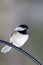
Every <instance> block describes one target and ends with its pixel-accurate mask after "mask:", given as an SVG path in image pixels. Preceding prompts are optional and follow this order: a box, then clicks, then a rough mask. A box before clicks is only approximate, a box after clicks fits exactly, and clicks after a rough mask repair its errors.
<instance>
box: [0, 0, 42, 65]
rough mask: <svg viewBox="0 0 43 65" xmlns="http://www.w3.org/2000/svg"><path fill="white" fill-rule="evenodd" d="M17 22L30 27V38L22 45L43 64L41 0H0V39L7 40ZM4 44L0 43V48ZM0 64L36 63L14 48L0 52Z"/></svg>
mask: <svg viewBox="0 0 43 65" xmlns="http://www.w3.org/2000/svg"><path fill="white" fill-rule="evenodd" d="M19 24H26V25H28V26H29V27H30V31H29V35H30V38H29V40H28V41H27V43H26V44H25V45H24V46H23V49H25V50H26V51H27V52H30V53H31V54H32V55H33V56H34V57H35V58H37V59H38V60H39V61H40V62H41V63H42V64H43V2H42V1H38V0H36V1H34V0H0V39H3V40H6V41H8V42H9V39H10V36H11V33H12V32H13V31H14V29H15V27H16V26H18V25H19ZM3 46H4V45H3V44H2V45H0V50H1V48H2V47H3ZM0 65H36V64H35V63H34V62H33V61H31V60H30V59H28V58H27V57H26V56H25V55H23V54H21V53H20V52H18V51H17V50H15V49H12V50H11V51H10V52H9V53H7V54H2V53H1V52H0Z"/></svg>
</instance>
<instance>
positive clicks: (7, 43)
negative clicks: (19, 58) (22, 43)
mask: <svg viewBox="0 0 43 65" xmlns="http://www.w3.org/2000/svg"><path fill="white" fill-rule="evenodd" d="M0 43H3V44H5V45H9V46H11V47H13V48H14V49H16V50H17V51H19V52H21V53H22V54H24V55H26V56H27V57H28V58H30V59H31V60H32V61H34V62H35V63H36V64H37V65H42V64H41V63H40V62H39V61H38V60H37V59H35V58H34V57H33V56H32V55H31V54H30V53H27V52H26V51H25V50H23V49H22V48H19V47H16V46H15V45H13V44H10V43H9V42H6V41H4V40H0Z"/></svg>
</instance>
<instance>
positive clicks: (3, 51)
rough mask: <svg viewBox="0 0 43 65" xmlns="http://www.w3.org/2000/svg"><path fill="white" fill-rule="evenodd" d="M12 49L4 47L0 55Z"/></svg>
mask: <svg viewBox="0 0 43 65" xmlns="http://www.w3.org/2000/svg"><path fill="white" fill-rule="evenodd" d="M11 49H12V47H10V46H8V45H5V46H4V47H3V48H2V49H1V53H7V52H9V51H10V50H11Z"/></svg>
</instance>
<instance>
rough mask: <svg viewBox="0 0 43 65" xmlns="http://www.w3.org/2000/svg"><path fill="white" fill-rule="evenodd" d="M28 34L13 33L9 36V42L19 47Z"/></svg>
mask: <svg viewBox="0 0 43 65" xmlns="http://www.w3.org/2000/svg"><path fill="white" fill-rule="evenodd" d="M28 37H29V36H28V35H22V34H19V33H16V34H13V35H12V37H11V38H10V42H12V43H13V45H15V46H17V47H21V46H23V45H24V43H25V42H26V41H27V40H28Z"/></svg>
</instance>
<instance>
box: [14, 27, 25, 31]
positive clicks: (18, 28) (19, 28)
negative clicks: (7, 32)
mask: <svg viewBox="0 0 43 65" xmlns="http://www.w3.org/2000/svg"><path fill="white" fill-rule="evenodd" d="M25 29H26V28H22V27H17V28H16V29H15V31H23V30H25Z"/></svg>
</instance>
